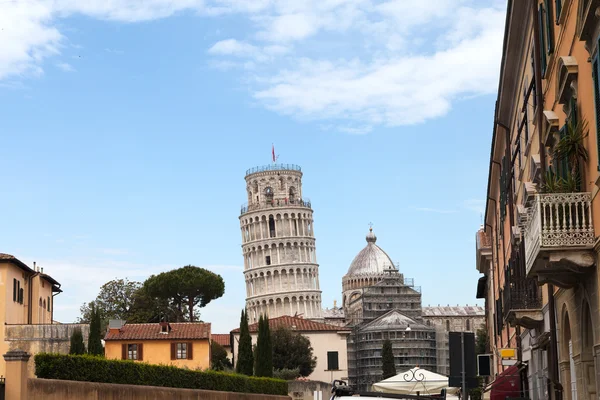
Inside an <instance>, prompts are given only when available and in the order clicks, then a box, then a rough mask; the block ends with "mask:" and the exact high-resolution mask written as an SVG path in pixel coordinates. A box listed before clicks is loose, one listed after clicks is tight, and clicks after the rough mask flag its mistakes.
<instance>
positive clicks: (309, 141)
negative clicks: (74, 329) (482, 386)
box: [0, 0, 505, 332]
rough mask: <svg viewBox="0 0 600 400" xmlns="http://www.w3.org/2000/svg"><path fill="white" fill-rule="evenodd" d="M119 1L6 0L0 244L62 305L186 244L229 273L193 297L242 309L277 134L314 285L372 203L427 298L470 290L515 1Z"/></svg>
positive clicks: (186, 251)
mask: <svg viewBox="0 0 600 400" xmlns="http://www.w3.org/2000/svg"><path fill="white" fill-rule="evenodd" d="M113 3H114V4H113ZM113 3H111V2H104V1H96V0H88V1H71V0H57V1H52V2H51V1H44V0H39V1H38V0H23V1H20V0H18V1H11V0H9V1H5V0H0V28H2V29H1V30H0V139H1V140H0V143H1V144H2V147H3V150H4V151H3V152H2V157H0V166H1V168H0V180H1V182H2V188H3V190H2V191H1V193H2V195H1V196H0V213H1V216H2V221H3V229H2V230H1V231H0V252H5V253H10V254H14V255H15V256H17V257H18V258H20V259H22V260H23V261H25V262H27V263H30V264H31V263H32V262H33V261H37V263H38V264H39V265H41V266H43V267H44V268H45V272H47V273H49V274H51V275H53V276H54V277H55V278H56V279H57V280H59V281H60V282H61V283H62V284H63V289H64V293H63V294H61V295H60V296H59V297H58V299H57V302H56V315H55V317H56V319H58V320H59V321H62V322H69V321H73V320H74V319H75V318H76V317H77V316H78V315H79V306H80V305H81V304H82V303H83V302H85V301H89V300H92V299H93V298H94V297H95V295H96V294H97V291H98V288H99V286H100V285H101V284H103V283H104V282H106V281H108V280H110V279H113V278H117V277H128V278H130V279H134V280H143V279H144V278H145V277H147V276H148V275H150V274H152V273H157V272H160V271H164V270H168V269H171V268H177V267H180V266H183V265H186V264H194V265H197V266H202V267H205V268H209V269H211V270H213V271H215V272H217V273H219V274H221V275H222V276H223V277H224V279H225V284H226V294H225V296H224V297H223V298H221V299H219V300H216V301H214V302H212V303H211V304H209V305H208V306H207V307H206V308H205V309H203V310H202V315H203V318H204V319H205V320H207V321H210V322H212V323H213V331H214V332H226V331H228V330H230V329H232V328H234V327H236V325H237V323H238V319H239V312H240V310H241V308H242V307H243V304H244V297H245V293H244V290H245V289H244V284H243V282H244V281H243V275H242V268H241V267H242V265H243V260H242V256H241V247H240V244H241V236H240V232H239V220H238V216H239V207H240V205H241V204H242V203H243V202H244V201H245V196H246V195H245V182H244V173H245V171H246V169H248V168H250V167H253V166H257V165H263V164H268V163H269V162H270V155H271V144H272V143H273V144H274V145H275V149H276V153H277V154H279V157H280V158H279V161H280V162H284V163H295V164H299V165H301V166H302V169H303V171H304V182H303V184H304V187H303V193H304V195H305V196H306V197H308V198H310V200H311V201H312V205H313V209H314V219H315V235H316V238H317V258H318V261H319V263H320V282H321V289H322V290H323V296H322V297H323V305H324V306H329V307H330V306H331V305H332V304H333V300H334V299H337V300H338V302H339V301H340V299H341V294H340V292H341V277H342V276H343V275H344V274H345V272H346V270H347V268H348V266H349V265H350V262H351V261H352V259H353V258H354V256H355V255H356V253H358V251H360V250H361V249H362V248H363V247H364V245H365V244H366V243H365V239H364V237H365V235H366V233H367V232H368V223H369V222H372V223H373V224H374V231H375V233H376V234H377V236H378V242H377V243H378V244H379V245H380V246H381V247H382V248H383V249H384V250H386V251H387V252H388V254H389V255H390V256H391V257H392V259H393V260H394V261H396V262H398V263H399V265H400V269H401V271H402V272H403V273H404V274H405V276H407V277H413V278H415V282H416V285H420V286H421V287H422V290H423V304H424V305H427V304H432V305H437V304H467V303H468V304H474V303H475V287H476V279H477V277H478V274H477V272H476V270H475V241H474V238H475V232H476V230H477V229H478V227H479V225H480V222H481V213H482V212H483V207H484V201H483V200H484V198H485V189H486V183H487V172H488V161H489V144H490V139H491V130H492V119H493V107H494V101H495V91H496V89H497V82H498V69H499V62H500V51H501V44H502V33H503V23H504V7H505V5H504V4H503V3H504V2H503V1H486V2H484V1H475V0H472V1H471V0H440V1H433V0H432V1H428V2H423V3H427V4H423V5H421V4H416V3H415V2H412V1H404V0H389V1H380V2H377V1H367V0H346V1H341V0H339V1H338V0H327V1H316V0H315V1H312V0H310V1H309V0H306V1H303V2H292V1H290V2H286V1H271V0H261V1H256V2H251V3H249V2H244V1H237V0H214V1H209V0H206V1H199V0H198V1H196V0H154V1H152V2H140V1H134V0H123V1H119V2H113ZM117 3H118V4H117ZM3 35H4V39H2V38H1V36H3Z"/></svg>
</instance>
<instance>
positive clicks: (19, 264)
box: [0, 253, 35, 273]
mask: <svg viewBox="0 0 600 400" xmlns="http://www.w3.org/2000/svg"><path fill="white" fill-rule="evenodd" d="M0 261H9V262H11V263H13V264H14V265H16V266H17V267H19V268H21V269H22V270H24V271H25V272H30V273H31V272H35V271H34V270H33V269H31V268H29V266H27V264H25V263H24V262H23V261H21V260H19V259H18V258H17V257H15V256H13V255H12V254H6V253H0Z"/></svg>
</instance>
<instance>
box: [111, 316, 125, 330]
mask: <svg viewBox="0 0 600 400" xmlns="http://www.w3.org/2000/svg"><path fill="white" fill-rule="evenodd" d="M125 323H126V321H125V320H122V319H111V320H109V321H108V331H109V332H110V333H118V332H119V331H120V330H121V328H122V327H123V326H124V325H125Z"/></svg>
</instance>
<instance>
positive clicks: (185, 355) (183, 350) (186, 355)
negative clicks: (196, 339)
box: [171, 342, 193, 360]
mask: <svg viewBox="0 0 600 400" xmlns="http://www.w3.org/2000/svg"><path fill="white" fill-rule="evenodd" d="M192 359H193V355H192V343H189V342H188V343H171V360H192Z"/></svg>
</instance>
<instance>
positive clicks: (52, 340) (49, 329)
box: [1, 324, 90, 377]
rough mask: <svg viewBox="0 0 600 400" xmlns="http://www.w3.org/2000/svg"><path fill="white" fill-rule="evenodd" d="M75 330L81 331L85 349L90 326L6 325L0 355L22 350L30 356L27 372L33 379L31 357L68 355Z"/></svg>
mask: <svg viewBox="0 0 600 400" xmlns="http://www.w3.org/2000/svg"><path fill="white" fill-rule="evenodd" d="M75 328H80V329H81V332H82V334H83V342H84V343H85V345H86V347H87V341H88V336H89V332H90V326H89V325H87V324H42V325H6V326H5V327H4V333H5V340H4V346H3V347H4V348H3V352H2V354H4V353H6V352H7V351H11V350H23V351H26V352H27V353H29V354H31V355H32V357H31V358H30V359H29V362H28V363H27V370H28V372H29V376H30V377H33V376H34V374H35V364H34V357H33V356H34V355H35V354H38V353H60V354H68V353H69V347H70V346H71V335H72V334H73V331H74V330H75ZM1 361H2V362H4V360H1Z"/></svg>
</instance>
